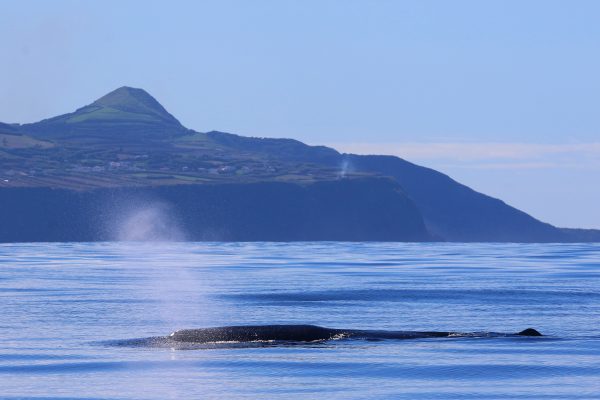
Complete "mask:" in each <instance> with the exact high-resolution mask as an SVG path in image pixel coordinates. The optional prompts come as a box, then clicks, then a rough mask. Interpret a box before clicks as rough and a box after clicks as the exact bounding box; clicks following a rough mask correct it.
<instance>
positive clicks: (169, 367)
mask: <svg viewBox="0 0 600 400" xmlns="http://www.w3.org/2000/svg"><path fill="white" fill-rule="evenodd" d="M275 323H281V324H316V325H322V326H326V327H333V328H355V329H390V330H443V331H446V330H447V331H464V332H471V331H496V332H517V331H519V330H522V329H524V328H527V327H534V328H537V329H538V330H540V331H541V332H542V333H544V334H546V335H549V336H548V337H544V338H436V339H417V340H401V341H398V340H396V341H394V340H384V341H364V340H342V341H332V342H326V343H320V344H304V345H294V346H271V347H248V348H243V347H241V348H237V347H236V348H213V349H195V350H181V349H179V350H177V349H170V348H149V347H122V346H115V345H111V344H110V341H113V340H116V339H129V338H140V337H148V336H156V335H165V334H168V333H169V332H171V331H173V330H175V329H178V328H195V327H208V326H220V325H232V324H235V325H240V324H275ZM0 332H1V333H0V397H2V398H9V399H16V398H84V399H95V398H115V399H166V398H174V399H179V398H188V399H190V398H286V399H292V398H311V399H312V398H344V399H346V398H356V399H359V398H360V399H362V398H406V399H421V398H423V399H436V398H437V399H450V398H466V399H480V398H484V399H513V398H523V397H530V398H536V399H578V398H581V399H590V398H600V245H579V244H576V245H514V244H511V245H504V244H502V245H498V244H484V245H481V244H391V243H385V244H361V243H351V244H349V243H318V244H311V243H298V244H272V243H265V244H263V243H253V244H252V243H251V244H194V243H192V244H190V243H175V244H152V243H151V244H123V243H96V244H85V243H84V244H71V243H63V244H18V245H0Z"/></svg>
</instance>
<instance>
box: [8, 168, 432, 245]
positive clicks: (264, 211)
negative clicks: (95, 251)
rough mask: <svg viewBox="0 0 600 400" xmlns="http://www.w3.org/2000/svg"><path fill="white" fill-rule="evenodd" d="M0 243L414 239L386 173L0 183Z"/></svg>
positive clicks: (412, 224)
mask: <svg viewBox="0 0 600 400" xmlns="http://www.w3.org/2000/svg"><path fill="white" fill-rule="evenodd" d="M0 198H2V203H3V204H2V205H3V206H2V207H1V208H0V220H1V221H3V224H2V228H1V229H0V242H31V241H98V240H190V241H213V240H214V241H313V240H331V241H372V240H378V241H424V240H431V237H430V235H429V234H428V233H427V230H426V229H425V225H424V223H423V220H422V217H421V214H420V213H419V211H418V209H417V208H416V206H415V205H414V203H413V202H412V201H411V200H410V199H409V198H408V197H407V196H406V195H405V194H404V193H403V192H402V191H401V189H400V187H399V186H398V185H397V184H396V183H394V182H393V181H391V180H388V179H377V178H370V179H355V180H339V181H330V182H317V183H314V184H309V185H298V184H293V183H275V182H265V183H254V184H224V185H187V186H186V185H178V186H159V187H148V188H136V189H132V188H120V189H108V188H106V189H96V190H91V191H83V192H77V191H72V190H65V189H49V188H2V189H0Z"/></svg>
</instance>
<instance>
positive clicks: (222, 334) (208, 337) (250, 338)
mask: <svg viewBox="0 0 600 400" xmlns="http://www.w3.org/2000/svg"><path fill="white" fill-rule="evenodd" d="M510 336H542V334H541V333H539V332H538V331H537V330H535V329H533V328H528V329H525V330H523V331H521V332H518V333H496V332H480V333H460V332H438V331H385V330H359V329H331V328H324V327H321V326H316V325H242V326H223V327H217V328H201V329H183V330H179V331H175V332H173V333H171V335H169V336H168V337H167V338H166V339H168V340H170V341H174V342H184V343H217V342H261V341H265V342H266V341H283V342H316V341H327V340H333V339H364V340H385V339H419V338H439V337H510Z"/></svg>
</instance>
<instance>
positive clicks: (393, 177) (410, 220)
mask: <svg viewBox="0 0 600 400" xmlns="http://www.w3.org/2000/svg"><path fill="white" fill-rule="evenodd" d="M540 201H543V199H540ZM568 206H569V205H568V204H566V205H565V207H568ZM139 210H142V214H141V215H140V214H139V212H140V211H139ZM144 210H145V211H144ZM136 213H137V214H136ZM144 213H145V214H144ZM132 215H133V216H134V217H135V218H133V219H131V216H132ZM124 221H125V222H127V221H128V223H129V224H132V225H134V226H133V228H134V229H133V230H135V227H140V226H141V227H142V228H144V224H150V225H152V226H151V227H148V229H150V230H151V231H152V232H153V233H154V234H155V236H156V238H159V239H160V238H175V239H182V240H183V239H185V240H193V241H203V240H210V241H300V240H301V241H313V240H342V241H459V242H591V241H600V231H598V230H579V229H564V228H557V227H554V226H552V225H550V224H547V223H544V222H541V221H539V220H537V219H535V218H533V217H531V216H530V215H528V214H526V213H524V212H522V211H519V210H517V209H515V208H513V207H511V206H509V205H507V204H505V203H504V202H502V201H501V200H498V199H495V198H492V197H489V196H486V195H484V194H481V193H478V192H476V191H474V190H472V189H470V188H468V187H467V186H464V185H462V184H460V183H458V182H456V181H454V180H452V179H451V178H450V177H448V176H446V175H444V174H442V173H440V172H437V171H435V170H432V169H429V168H424V167H421V166H418V165H415V164H412V163H410V162H408V161H405V160H403V159H401V158H398V157H392V156H378V155H369V156H361V155H354V154H341V153H339V152H337V151H336V150H334V149H331V148H327V147H323V146H308V145H306V144H303V143H301V142H299V141H296V140H292V139H267V138H251V137H243V136H238V135H234V134H229V133H223V132H216V131H212V132H196V131H194V130H191V129H188V128H186V127H184V126H182V125H181V124H180V123H179V121H178V120H177V119H176V118H175V117H174V116H173V115H171V114H170V113H169V112H168V111H167V110H165V109H164V108H163V107H162V106H161V105H160V103H159V102H158V101H156V100H155V99H154V98H153V97H152V96H150V95H149V94H148V93H147V92H145V91H144V90H142V89H134V88H129V87H121V88H119V89H117V90H115V91H113V92H111V93H109V94H107V95H106V96H104V97H102V98H100V99H98V100H96V101H95V102H93V103H92V104H90V105H87V106H85V107H82V108H80V109H78V110H76V111H75V112H73V113H70V114H65V115H60V116H57V117H54V118H49V119H45V120H43V121H40V122H37V123H32V124H6V123H0V242H30V241H99V240H115V239H119V238H126V239H127V238H129V239H136V236H135V235H134V236H133V237H132V236H125V237H123V236H121V237H120V236H119V235H121V233H120V232H121V231H122V230H123V229H124V228H123V223H124ZM130 228H131V227H130ZM175 232H177V233H175ZM140 235H142V236H143V232H142V233H141V234H140ZM142 236H140V237H142Z"/></svg>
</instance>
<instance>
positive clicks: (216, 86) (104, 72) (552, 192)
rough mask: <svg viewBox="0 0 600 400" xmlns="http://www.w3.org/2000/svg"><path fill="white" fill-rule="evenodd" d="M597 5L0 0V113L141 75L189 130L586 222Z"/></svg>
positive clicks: (87, 93) (593, 146)
mask: <svg viewBox="0 0 600 400" xmlns="http://www.w3.org/2000/svg"><path fill="white" fill-rule="evenodd" d="M598 15H600V2H597V1H584V0H582V1H577V2H566V1H552V0H539V1H536V0H531V1H526V2H524V1H499V0H498V1H485V2H484V1H475V0H473V1H442V0H440V1H416V0H415V1H384V0H382V1H377V2H374V1H366V0H365V1H353V0H340V1H308V0H307V1H291V0H290V1H259V0H256V1H242V0H240V1H227V0H224V1H216V0H215V1H202V2H191V1H190V2H183V1H182V2H176V3H173V2H166V1H165V2H155V1H127V2H118V1H103V2H76V1H61V0H56V1H52V2H49V1H28V0H25V1H18V2H16V1H14V2H3V3H2V15H1V16H0V19H1V21H2V23H0V51H1V52H2V54H3V55H4V59H3V62H2V63H0V89H1V90H0V121H1V122H21V123H24V122H33V121H37V120H40V119H43V118H47V117H50V116H55V115H59V114H63V113H66V112H71V111H73V110H74V109H75V108H77V107H80V106H81V105H83V104H89V103H91V102H92V101H93V100H95V99H97V98H98V97H100V96H102V95H103V94H105V93H107V92H109V91H111V90H113V89H115V88H117V87H119V86H122V85H128V86H133V87H140V88H144V89H146V90H148V91H149V92H150V93H152V95H154V96H155V97H156V98H157V99H158V100H159V101H160V102H161V104H163V105H164V106H165V108H166V109H167V110H168V111H169V112H170V113H172V114H173V115H174V116H175V117H176V118H177V119H178V120H179V121H181V123H182V124H184V125H185V126H187V127H189V128H193V129H196V130H199V131H208V130H212V129H218V130H221V131H229V132H234V133H238V134H242V135H249V136H268V137H293V138H296V139H299V140H302V141H305V142H308V143H311V144H327V145H333V146H334V147H336V148H338V149H339V150H341V151H352V152H357V153H387V154H395V155H398V156H401V157H404V158H406V159H408V160H409V161H413V162H417V163H420V164H423V165H425V166H430V167H433V168H436V169H438V170H441V171H442V172H445V173H447V174H449V175H451V176H452V177H453V178H455V179H457V180H458V181H460V182H462V183H465V184H467V185H469V186H472V187H473V188H475V189H477V190H480V191H482V192H484V193H487V194H490V195H493V196H497V197H500V198H502V199H503V200H505V201H506V202H508V203H510V204H511V205H514V206H516V207H518V208H521V209H523V210H524V211H526V212H529V213H531V214H532V215H533V216H535V217H537V218H540V219H542V220H545V221H548V222H550V223H553V224H555V225H558V226H569V227H596V228H600V211H598V206H597V205H598V204H600V185H598V184H597V182H599V181H600V113H598V104H599V100H600V98H599V96H600V95H599V94H600V74H598V71H600V52H599V51H598V49H599V48H600V24H598ZM566 205H568V206H566Z"/></svg>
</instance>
